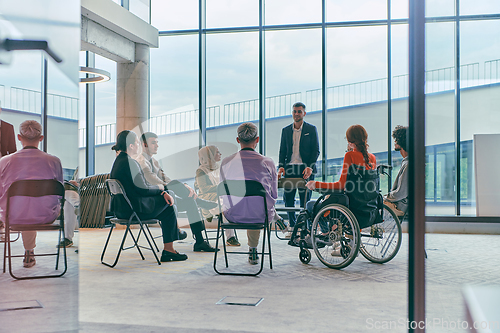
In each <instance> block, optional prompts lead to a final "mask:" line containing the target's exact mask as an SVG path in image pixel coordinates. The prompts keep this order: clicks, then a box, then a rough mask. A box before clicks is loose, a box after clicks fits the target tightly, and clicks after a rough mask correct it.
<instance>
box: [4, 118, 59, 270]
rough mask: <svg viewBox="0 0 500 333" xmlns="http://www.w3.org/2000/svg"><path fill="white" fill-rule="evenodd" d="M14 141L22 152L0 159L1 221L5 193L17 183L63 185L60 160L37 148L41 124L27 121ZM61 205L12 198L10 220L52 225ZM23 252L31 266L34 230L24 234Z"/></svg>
mask: <svg viewBox="0 0 500 333" xmlns="http://www.w3.org/2000/svg"><path fill="white" fill-rule="evenodd" d="M19 133H20V134H18V135H17V138H18V139H19V141H21V144H22V145H23V149H21V150H20V151H18V152H16V153H14V154H10V155H7V156H4V157H2V159H0V220H1V221H5V212H6V208H7V190H8V189H9V187H10V185H11V184H12V183H13V182H15V181H17V180H27V179H56V180H58V181H60V182H61V183H62V181H63V172H62V166H61V161H60V160H59V158H57V157H55V156H52V155H49V154H47V153H45V152H43V151H41V150H39V149H38V144H39V143H40V141H42V140H43V135H42V125H40V123H38V122H37V121H35V120H26V121H24V122H23V123H21V125H20V126H19ZM59 210H60V204H59V198H58V197H57V196H55V195H54V196H45V197H39V198H31V197H13V198H12V199H11V202H10V214H9V217H10V218H9V221H10V222H11V223H14V224H33V223H36V224H44V223H52V222H54V220H55V219H56V218H57V216H59ZM21 234H22V236H23V245H24V249H25V254H24V260H23V265H24V267H32V266H34V265H35V263H36V261H35V258H34V257H33V254H34V248H35V246H36V231H23V232H22V233H21Z"/></svg>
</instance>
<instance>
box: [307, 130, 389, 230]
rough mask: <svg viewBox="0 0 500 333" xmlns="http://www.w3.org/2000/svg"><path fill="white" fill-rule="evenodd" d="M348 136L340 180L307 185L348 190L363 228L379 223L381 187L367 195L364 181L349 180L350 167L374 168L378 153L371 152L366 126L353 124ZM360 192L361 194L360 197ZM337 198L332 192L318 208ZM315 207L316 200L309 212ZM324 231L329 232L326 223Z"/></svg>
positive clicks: (310, 187) (355, 213)
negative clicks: (363, 185) (369, 150)
mask: <svg viewBox="0 0 500 333" xmlns="http://www.w3.org/2000/svg"><path fill="white" fill-rule="evenodd" d="M345 135H346V139H347V142H348V146H347V153H346V154H345V155H344V163H343V166H342V174H341V175H340V179H339V180H338V181H336V182H334V183H324V182H315V181H310V182H308V183H307V184H306V187H307V188H309V189H310V190H314V189H326V190H342V191H343V190H345V192H346V194H347V196H349V209H350V210H351V211H352V213H353V214H354V215H355V216H356V218H357V220H358V223H359V226H360V228H364V227H367V226H370V225H372V224H373V223H378V222H376V221H378V220H379V219H380V214H378V213H377V211H376V209H377V206H378V202H379V201H378V199H377V198H378V196H379V193H378V186H377V187H376V188H374V189H373V190H374V191H373V193H371V194H373V195H368V196H367V194H366V193H364V192H366V191H367V189H368V188H366V189H365V188H359V187H360V186H361V184H363V183H358V180H359V178H357V179H356V180H355V181H354V180H348V179H349V177H351V176H353V175H352V174H349V169H352V168H353V167H362V170H375V169H376V164H377V161H376V158H375V155H373V154H371V153H368V142H367V141H368V134H367V133H366V130H365V129H364V127H363V126H361V125H352V126H351V127H349V128H348V129H347V131H346V134H345ZM377 181H378V176H377ZM370 188H371V187H370ZM358 194H361V196H358ZM336 201H337V198H335V197H334V196H333V195H331V194H330V196H326V197H325V199H324V200H323V202H322V203H321V205H320V206H319V207H318V209H321V208H322V207H324V206H326V205H328V204H330V203H336ZM313 207H314V201H310V202H308V203H307V204H306V208H307V209H308V210H309V211H312V208H313ZM322 231H323V232H326V230H324V227H323V226H322Z"/></svg>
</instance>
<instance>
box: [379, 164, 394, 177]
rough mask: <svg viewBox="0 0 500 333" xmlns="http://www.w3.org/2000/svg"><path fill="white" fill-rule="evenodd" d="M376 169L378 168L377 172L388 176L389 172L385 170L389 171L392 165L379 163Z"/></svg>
mask: <svg viewBox="0 0 500 333" xmlns="http://www.w3.org/2000/svg"><path fill="white" fill-rule="evenodd" d="M377 169H378V172H379V173H382V174H384V175H386V176H389V174H388V173H387V172H388V171H390V170H392V165H387V164H379V165H378V166H377Z"/></svg>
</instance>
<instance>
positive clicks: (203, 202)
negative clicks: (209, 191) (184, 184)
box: [196, 198, 217, 210]
mask: <svg viewBox="0 0 500 333" xmlns="http://www.w3.org/2000/svg"><path fill="white" fill-rule="evenodd" d="M196 204H197V205H198V207H200V208H203V209H206V210H210V209H213V208H215V207H217V203H216V202H213V201H208V200H204V199H201V198H196Z"/></svg>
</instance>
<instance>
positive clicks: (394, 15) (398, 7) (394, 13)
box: [391, 0, 409, 19]
mask: <svg viewBox="0 0 500 333" xmlns="http://www.w3.org/2000/svg"><path fill="white" fill-rule="evenodd" d="M408 13H409V8H408V0H391V19H402V18H408Z"/></svg>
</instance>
